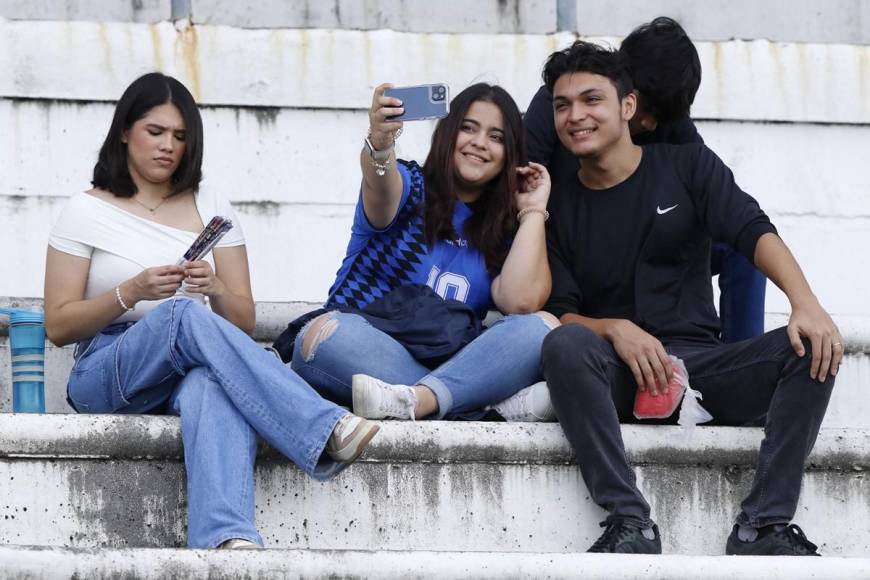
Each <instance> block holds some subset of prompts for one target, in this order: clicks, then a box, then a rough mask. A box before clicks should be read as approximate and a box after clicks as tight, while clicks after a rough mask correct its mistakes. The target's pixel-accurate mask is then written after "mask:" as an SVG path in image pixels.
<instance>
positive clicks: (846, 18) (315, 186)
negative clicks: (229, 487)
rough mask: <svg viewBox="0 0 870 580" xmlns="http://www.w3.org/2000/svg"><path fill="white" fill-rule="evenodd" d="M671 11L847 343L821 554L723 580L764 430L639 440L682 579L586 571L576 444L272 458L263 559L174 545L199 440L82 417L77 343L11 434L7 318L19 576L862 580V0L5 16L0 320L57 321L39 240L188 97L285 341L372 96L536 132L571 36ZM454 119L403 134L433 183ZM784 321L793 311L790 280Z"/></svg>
mask: <svg viewBox="0 0 870 580" xmlns="http://www.w3.org/2000/svg"><path fill="white" fill-rule="evenodd" d="M659 14H667V15H671V16H674V17H676V18H677V19H678V20H680V21H681V22H682V23H683V24H684V26H685V27H686V29H687V31H688V33H689V34H690V36H692V38H693V39H694V40H695V41H696V44H697V46H698V50H699V53H700V56H701V60H702V66H703V70H704V73H703V82H702V85H701V89H700V90H699V93H698V97H697V100H696V103H695V105H694V107H693V111H692V114H693V117H695V118H696V119H697V121H698V126H699V130H700V132H701V134H702V135H703V136H704V138H705V140H706V142H707V143H708V144H709V145H710V146H711V148H712V149H714V150H715V151H716V152H717V153H718V154H719V155H720V156H721V157H722V158H723V160H724V161H725V162H726V163H727V164H728V165H729V166H730V167H731V168H732V169H733V170H734V172H735V175H736V177H737V180H738V183H739V184H740V185H741V187H743V188H744V189H745V190H747V191H748V192H749V193H751V194H752V195H754V196H755V197H756V198H757V199H758V200H759V202H760V203H761V205H762V207H763V208H764V209H765V210H766V211H767V212H768V214H769V215H770V216H771V218H772V220H773V221H774V223H775V224H776V225H777V227H778V228H779V231H780V233H781V235H782V236H783V238H784V239H785V240H786V242H787V243H788V244H789V246H790V248H791V249H792V251H793V253H794V254H795V255H796V257H797V258H798V260H799V262H800V263H801V265H802V267H803V268H804V271H805V272H806V274H807V277H808V279H809V280H810V282H811V283H812V286H813V289H814V291H815V292H816V294H817V295H818V296H819V298H820V300H821V301H822V303H823V304H824V305H825V306H826V307H827V308H828V309H829V310H830V311H831V312H832V314H833V316H834V319H835V321H836V322H837V324H838V325H839V326H840V328H841V330H842V331H843V334H844V336H845V340H846V343H847V353H846V358H845V360H844V364H843V367H842V369H841V373H840V376H839V377H838V381H837V387H836V388H835V390H834V394H833V397H832V400H831V405H830V407H829V410H828V413H827V415H826V418H825V422H824V424H823V428H822V432H821V434H820V436H819V441H818V444H817V445H816V448H815V450H814V452H813V454H812V456H811V457H810V460H809V462H808V465H807V470H806V477H805V483H804V489H803V493H802V496H801V505H800V508H799V510H798V514H797V516H796V522H797V523H798V524H800V525H802V526H803V527H804V529H805V530H806V532H807V534H808V535H809V537H810V539H811V540H814V541H818V542H819V543H821V549H822V551H823V553H825V555H826V556H827V557H826V558H824V559H812V560H811V561H807V559H788V558H770V559H761V561H759V559H757V558H726V557H723V556H721V554H722V553H723V551H724V540H725V535H726V534H727V532H728V527H729V522H730V521H731V519H732V518H733V516H734V514H735V513H736V510H737V507H738V503H739V501H740V499H741V497H742V495H743V493H744V492H745V491H746V489H747V488H748V485H749V483H750V481H751V478H752V473H753V471H752V465H753V462H754V457H755V453H756V449H757V446H758V442H759V440H760V438H761V436H762V433H761V430H760V429H743V428H708V427H700V428H698V429H697V430H696V432H695V433H694V435H693V438H692V439H691V440H689V441H685V440H683V439H681V438H680V436H679V435H678V434H677V431H676V430H675V429H672V428H662V427H648V426H637V425H631V426H625V427H624V436H625V440H626V445H627V452H628V455H629V458H630V460H631V462H632V463H633V465H634V466H635V467H636V469H637V471H638V474H639V482H640V485H641V487H642V488H643V490H644V491H645V493H646V494H647V495H648V497H649V498H650V500H651V503H652V506H653V510H654V515H655V517H656V518H657V519H658V521H659V523H660V525H661V527H662V533H663V540H664V547H665V551H666V552H667V553H668V554H669V555H666V556H662V557H630V556H629V557H621V556H609V555H587V554H583V553H581V552H582V551H583V550H585V549H586V548H587V547H588V545H589V544H591V542H592V541H593V540H594V539H595V538H596V537H597V536H598V535H599V533H600V531H601V530H600V528H599V527H598V521H599V520H600V519H601V518H602V512H601V511H600V510H599V509H598V508H597V507H596V506H594V505H593V504H592V503H591V502H590V500H589V499H588V497H587V494H586V490H585V487H584V486H583V483H582V479H581V477H580V474H579V471H578V470H577V468H576V466H573V465H572V464H571V462H570V452H569V448H568V445H567V442H566V441H565V440H564V437H563V436H562V435H561V433H560V431H559V427H558V425H555V424H549V425H511V424H493V423H486V424H484V423H470V424H453V423H444V422H419V423H417V424H402V423H397V422H393V423H390V422H384V423H383V431H382V433H380V434H379V435H378V437H377V438H376V439H375V440H374V442H373V444H372V446H371V448H370V449H369V450H368V451H367V452H366V454H365V455H364V456H363V458H362V460H361V461H360V462H359V463H358V464H357V465H354V466H353V467H351V468H350V469H349V470H347V471H346V472H345V473H343V474H342V475H340V476H339V477H338V478H337V479H336V480H335V481H333V482H330V483H326V484H321V483H315V482H312V481H310V480H308V479H307V478H305V477H304V476H303V475H302V474H301V473H300V472H299V471H298V470H297V469H295V467H293V466H292V465H291V464H290V463H288V462H287V461H286V460H285V459H283V458H282V457H280V456H278V455H277V454H276V453H275V452H274V451H272V450H270V449H269V448H267V447H264V448H263V449H262V450H261V454H260V458H259V461H258V466H257V471H256V482H257V484H256V485H257V519H258V525H259V527H260V529H261V530H262V532H263V535H264V538H265V540H266V542H267V544H268V546H269V547H270V548H272V549H270V550H268V551H266V552H257V553H245V554H242V553H233V554H225V553H220V552H217V551H191V550H186V549H181V548H180V547H181V546H183V545H184V537H185V522H186V517H185V510H186V499H185V493H184V476H183V463H182V449H181V443H180V435H179V426H178V421H177V420H176V419H174V418H169V417H118V416H78V415H73V414H70V409H69V408H68V407H67V405H66V401H65V398H64V383H65V380H66V374H67V372H68V370H69V368H70V367H71V365H72V349H71V348H70V347H66V348H55V347H49V348H48V349H47V352H46V354H47V359H46V388H47V410H48V412H49V414H48V415H45V416H25V415H12V414H9V411H11V406H12V405H11V393H10V369H9V355H8V341H7V337H6V330H5V326H4V324H5V321H0V577H3V578H14V579H16V580H17V579H24V578H27V579H36V578H40V579H48V578H71V577H75V578H155V579H156V578H169V577H171V578H187V577H191V578H192V577H206V576H207V577H210V578H238V577H251V578H267V577H287V578H290V577H293V578H303V577H304V578H345V577H348V578H357V577H377V578H397V579H398V578H468V577H476V578H546V577H548V578H576V577H578V576H581V575H582V577H584V578H608V579H609V578H617V577H622V578H644V579H649V578H670V579H677V578H686V579H688V578H692V579H694V578H723V579H725V578H727V579H729V580H732V579H734V578H753V577H765V578H771V579H778V578H783V579H785V578H788V579H796V578H822V579H827V578H856V579H857V578H861V579H865V578H870V559H868V557H870V530H868V525H867V522H868V521H870V486H868V485H867V469H868V467H870V399H868V397H867V396H866V393H867V387H868V385H870V358H868V354H870V305H868V303H867V301H866V300H865V297H864V296H863V294H862V293H861V292H860V289H861V288H864V287H866V286H867V285H868V284H870V267H868V266H870V252H868V251H867V250H868V249H870V248H868V238H867V232H868V231H870V196H867V195H866V194H867V192H868V191H870V173H868V172H867V170H866V150H867V147H866V143H867V142H868V136H870V93H868V87H870V85H868V84H867V82H866V81H867V79H868V78H870V26H868V20H867V19H868V17H870V0H830V1H828V2H825V3H820V2H818V1H817V0H769V1H766V2H757V1H756V0H728V1H725V0H712V1H710V2H705V3H703V5H702V4H701V3H687V2H684V1H682V0H616V1H614V2H610V3H601V2H591V1H589V0H481V1H480V2H474V3H468V2H464V1H462V0H444V1H442V2H432V1H431V0H377V1H375V2H356V1H354V0H340V1H336V2H322V1H320V0H303V1H300V2H284V1H282V0H263V1H261V2H257V3H250V2H231V1H227V0H138V1H136V2H98V1H94V0H69V1H66V2H45V1H42V0H36V1H34V0H0V159H2V160H3V161H2V162H0V248H3V250H4V256H3V259H2V260H0V306H19V307H25V308H28V307H32V308H39V307H40V306H41V299H39V298H16V297H38V296H40V295H41V292H42V275H43V268H44V256H45V246H46V241H47V238H48V232H49V229H50V227H51V224H52V223H53V221H54V220H55V219H56V217H57V215H58V213H59V212H60V210H61V208H62V207H63V204H64V203H65V198H66V197H67V196H68V195H70V194H71V193H73V192H76V191H80V190H82V189H84V188H86V187H87V183H88V182H89V178H90V172H91V169H92V167H93V163H94V159H95V155H96V151H97V149H98V147H99V145H100V142H101V140H102V138H103V135H104V134H105V131H106V130H107V129H108V125H109V121H110V118H111V114H112V108H113V101H114V100H115V99H117V98H118V97H119V96H120V94H121V92H122V91H123V89H124V88H125V87H126V86H127V84H128V83H129V82H130V81H131V80H132V79H133V78H135V77H136V76H138V75H140V74H142V73H145V72H149V71H151V70H161V71H163V72H166V73H167V74H171V75H173V76H176V77H177V78H179V79H180V80H182V82H184V83H185V84H186V85H187V86H188V87H189V88H190V89H191V91H192V92H193V94H194V96H195V97H196V98H197V100H198V102H199V103H201V106H202V114H203V120H204V127H205V139H206V147H205V160H204V174H205V180H204V182H203V187H207V188H212V189H214V190H216V191H218V192H219V193H220V194H221V195H223V196H225V197H227V198H228V199H229V200H231V202H232V203H233V206H234V208H235V209H236V212H237V215H238V220H239V222H240V223H241V225H242V227H243V228H244V230H245V233H246V237H247V241H248V251H249V255H250V263H251V270H252V284H253V290H254V295H255V297H256V298H257V300H258V301H259V302H258V304H257V311H258V323H257V329H256V331H255V334H254V338H255V339H257V340H258V341H260V342H263V343H267V342H269V341H271V340H272V339H273V338H274V337H275V336H276V335H277V333H278V332H280V330H282V329H283V327H284V325H285V324H286V322H287V321H288V320H290V319H292V318H293V317H294V316H295V315H297V314H299V313H301V312H304V311H307V310H309V309H310V308H311V307H312V305H313V304H314V303H316V302H317V301H319V300H322V299H323V297H324V294H325V292H326V289H327V288H328V286H329V284H330V282H331V280H332V276H333V275H334V272H335V269H336V268H337V266H338V264H339V262H340V260H341V257H342V256H343V255H344V250H345V247H346V243H347V236H348V231H349V227H350V222H351V218H352V215H353V209H354V203H355V201H356V196H357V193H358V187H359V169H358V153H359V149H360V146H361V139H362V136H363V135H364V134H365V131H366V127H367V122H368V121H367V115H366V110H367V107H368V104H369V102H370V99H371V90H372V89H373V87H374V86H375V85H377V84H378V83H380V82H384V81H391V82H394V83H397V84H415V83H424V82H436V81H437V82H447V83H449V84H450V86H451V89H452V90H453V92H454V94H455V93H456V92H458V90H461V88H463V87H465V86H467V85H468V84H470V83H471V82H475V81H479V80H484V81H489V82H496V83H499V84H502V85H503V86H505V87H506V88H507V89H508V90H509V92H510V93H511V94H512V95H513V96H514V97H515V99H516V101H517V103H518V104H519V106H520V107H521V108H524V107H525V106H526V105H527V103H528V102H529V100H530V98H531V96H532V94H533V93H534V91H535V90H536V89H537V87H538V86H539V83H540V67H541V65H542V63H543V61H544V59H545V58H546V56H547V55H548V54H549V53H550V52H551V51H552V50H555V49H557V48H560V47H562V46H566V45H567V44H569V43H570V42H571V41H572V40H574V39H575V38H577V37H578V36H582V37H584V38H587V39H593V40H599V41H603V42H609V43H611V44H614V45H615V44H618V42H619V40H620V38H621V37H622V36H624V35H625V34H626V33H627V32H629V31H630V30H631V29H632V28H633V27H634V26H636V25H638V24H639V23H641V22H643V21H647V20H650V19H651V18H653V17H654V16H657V15H659ZM432 126H433V124H432V123H429V122H422V123H417V124H410V123H409V124H406V127H405V134H404V135H403V136H402V138H401V139H400V141H399V143H398V152H399V154H400V156H402V157H404V158H409V159H416V160H418V161H422V160H423V159H424V158H425V153H426V151H427V149H428V142H429V135H430V133H431V130H432ZM766 310H767V312H768V314H767V317H766V327H767V328H774V327H776V326H781V325H782V324H784V322H785V319H786V317H785V315H784V314H782V313H785V312H787V311H788V302H787V300H786V299H785V297H784V296H783V295H782V293H781V292H779V291H778V290H777V289H776V288H775V287H774V286H773V285H772V284H770V285H768V298H767V305H766Z"/></svg>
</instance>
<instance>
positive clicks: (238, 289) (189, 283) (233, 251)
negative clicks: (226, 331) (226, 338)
mask: <svg viewBox="0 0 870 580" xmlns="http://www.w3.org/2000/svg"><path fill="white" fill-rule="evenodd" d="M214 261H215V268H216V269H217V271H218V272H220V276H218V275H216V274H215V273H214V270H212V268H211V265H210V264H209V263H208V262H206V261H205V260H200V261H198V262H191V263H190V264H187V265H186V266H185V273H186V274H187V279H186V280H185V282H186V284H185V290H186V291H188V292H196V293H200V294H204V295H206V296H208V297H209V300H210V302H211V308H212V310H213V311H214V312H215V313H216V314H218V315H219V316H221V317H223V318H225V319H227V320H228V321H230V322H232V323H233V324H234V325H236V326H238V327H239V328H240V329H242V330H243V331H244V332H246V333H248V334H251V333H252V332H253V331H254V324H255V323H256V308H255V306H254V298H253V295H252V292H251V277H250V273H249V269H248V252H247V250H246V248H245V246H234V247H230V248H215V250H214Z"/></svg>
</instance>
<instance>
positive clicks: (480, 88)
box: [423, 83, 526, 274]
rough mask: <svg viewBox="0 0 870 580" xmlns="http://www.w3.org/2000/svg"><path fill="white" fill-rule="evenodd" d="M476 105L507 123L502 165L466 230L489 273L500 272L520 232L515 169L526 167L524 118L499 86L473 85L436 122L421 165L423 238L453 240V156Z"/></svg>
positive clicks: (454, 176)
mask: <svg viewBox="0 0 870 580" xmlns="http://www.w3.org/2000/svg"><path fill="white" fill-rule="evenodd" d="M477 101H484V102H487V103H492V104H494V105H495V106H496V107H498V108H499V110H500V111H501V115H502V118H503V120H504V167H502V170H501V171H500V172H499V174H498V176H497V177H495V178H493V179H492V180H491V181H490V182H489V183H487V184H486V186H485V188H484V191H483V194H482V195H481V196H480V198H479V199H478V200H477V201H476V202H474V211H473V213H472V215H471V217H469V218H468V220H467V221H466V222H465V226H464V229H465V231H464V232H463V234H464V236H465V238H466V239H467V240H468V243H469V244H470V245H471V246H472V247H474V248H476V249H477V250H478V251H480V253H481V254H483V258H484V261H485V262H486V268H487V270H489V272H490V273H491V274H494V273H496V272H498V271H499V270H501V267H502V265H503V264H504V261H505V259H506V258H507V254H508V250H509V249H510V242H511V239H512V238H513V235H514V233H515V232H516V229H517V219H516V202H515V201H514V192H516V191H517V189H518V187H519V180H518V179H517V174H516V167H518V166H520V165H525V163H526V151H525V143H524V140H523V119H522V116H521V115H520V110H519V108H517V104H516V103H515V102H514V100H513V99H512V98H511V96H510V95H509V94H508V93H507V91H505V90H504V89H503V88H501V87H499V86H497V85H489V84H486V83H477V84H474V85H471V86H470V87H468V88H467V89H465V90H464V91H462V92H461V93H459V94H458V95H456V97H455V98H454V99H453V100H452V101H450V114H449V115H447V117H445V118H444V119H441V120H440V121H438V124H437V125H436V127H435V132H434V133H433V134H432V146H431V147H430V149H429V156H428V157H426V163H425V164H424V165H423V176H424V178H425V180H426V202H425V214H424V222H425V235H426V242H427V243H428V244H429V245H430V246H431V245H433V244H434V243H435V242H436V241H437V240H454V239H456V238H457V237H458V236H457V232H455V231H454V229H453V210H454V209H455V207H456V200H457V195H456V173H455V171H456V169H455V167H454V163H453V153H454V150H455V149H456V138H457V136H458V135H459V131H460V129H461V127H462V123H463V121H464V120H465V116H466V115H467V114H468V109H469V107H471V105H472V104H473V103H475V102H477Z"/></svg>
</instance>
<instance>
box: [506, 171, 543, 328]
mask: <svg viewBox="0 0 870 580" xmlns="http://www.w3.org/2000/svg"><path fill="white" fill-rule="evenodd" d="M517 172H518V173H519V174H520V182H521V190H520V191H519V192H518V193H517V194H516V198H517V208H518V209H519V210H521V211H522V210H524V209H526V208H529V209H534V210H536V211H531V212H529V213H526V214H525V215H523V217H522V218H521V220H520V227H519V229H518V230H517V234H516V236H515V237H514V240H513V243H512V244H511V249H510V252H509V253H508V256H507V259H506V260H505V263H504V266H503V267H502V271H501V274H499V275H498V276H496V278H495V280H493V281H492V299H493V302H495V305H496V307H498V309H499V310H500V311H502V312H504V313H505V314H527V313H529V312H535V311H537V310H540V308H541V307H542V306H543V305H544V302H546V301H547V297H549V296H550V289H551V287H552V278H551V276H550V265H549V263H548V262H547V241H546V235H545V229H544V214H543V211H545V210H546V207H547V200H548V199H549V196H550V176H549V174H548V173H547V169H546V168H545V167H544V166H543V165H539V164H537V163H530V164H529V166H528V167H518V168H517Z"/></svg>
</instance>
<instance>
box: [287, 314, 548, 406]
mask: <svg viewBox="0 0 870 580" xmlns="http://www.w3.org/2000/svg"><path fill="white" fill-rule="evenodd" d="M326 316H330V317H332V319H333V320H335V322H337V325H336V326H335V328H334V332H332V334H330V335H329V336H325V337H324V338H323V339H322V340H320V341H318V342H319V344H316V345H315V347H314V348H313V349H311V352H309V353H308V354H309V356H308V357H307V358H306V357H304V356H303V353H302V343H303V342H304V337H305V334H306V332H307V331H308V330H309V328H310V327H311V324H310V323H309V325H308V326H306V327H305V328H303V329H302V330H301V331H300V332H299V336H298V337H297V338H296V344H295V346H294V350H293V362H292V368H293V370H294V371H296V372H297V373H299V376H300V377H302V378H303V379H305V380H306V381H307V382H308V383H309V384H310V385H311V386H312V387H314V388H315V389H316V390H317V391H318V392H319V393H321V394H322V395H323V396H324V397H326V398H327V399H329V400H331V401H335V402H337V403H339V404H340V405H345V406H348V407H350V406H351V404H352V392H351V379H352V377H353V375H355V374H365V375H370V376H373V377H376V378H378V379H381V380H382V381H386V382H388V383H394V384H401V385H425V386H427V387H429V389H431V390H432V392H433V393H434V394H435V397H436V399H437V400H438V412H437V413H436V414H435V415H433V416H432V418H433V419H445V418H446V419H451V418H463V419H476V418H479V417H481V416H482V415H483V414H484V413H485V411H484V407H486V406H487V405H490V404H494V403H498V402H500V401H503V400H504V399H507V398H508V397H510V396H511V395H513V394H514V393H516V392H517V391H519V390H520V389H522V388H524V387H527V386H529V385H531V384H532V383H534V382H536V381H539V380H540V377H541V345H542V344H543V342H544V337H545V336H546V335H547V333H548V332H549V331H550V327H549V326H548V324H547V323H546V322H544V320H543V319H542V318H541V317H539V316H536V315H534V314H526V315H511V316H507V317H505V318H503V319H501V320H499V321H498V322H496V323H495V324H493V325H492V327H490V328H489V329H487V330H486V331H485V332H484V333H483V334H482V335H480V336H479V337H477V338H476V339H475V340H473V341H472V342H471V343H469V344H468V345H467V346H466V347H465V348H463V349H462V350H460V351H459V352H458V353H456V354H455V355H453V357H451V358H450V360H448V361H447V362H445V363H444V364H442V365H441V366H439V367H438V368H437V369H435V370H433V371H430V370H429V369H428V368H426V367H425V366H423V365H422V364H420V363H419V362H417V360H415V359H414V357H412V356H411V355H410V353H408V351H407V350H406V349H405V347H403V346H402V345H401V344H399V343H398V342H396V341H395V340H393V339H392V338H391V337H390V336H389V335H388V334H386V333H384V332H381V331H380V330H378V329H376V328H374V327H373V326H372V325H370V324H369V323H368V322H367V321H366V320H365V318H363V317H362V316H359V315H358V314H348V313H344V312H330V313H329V314H328V315H326ZM315 320H316V319H315ZM312 322H313V321H312ZM325 334H326V333H325Z"/></svg>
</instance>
